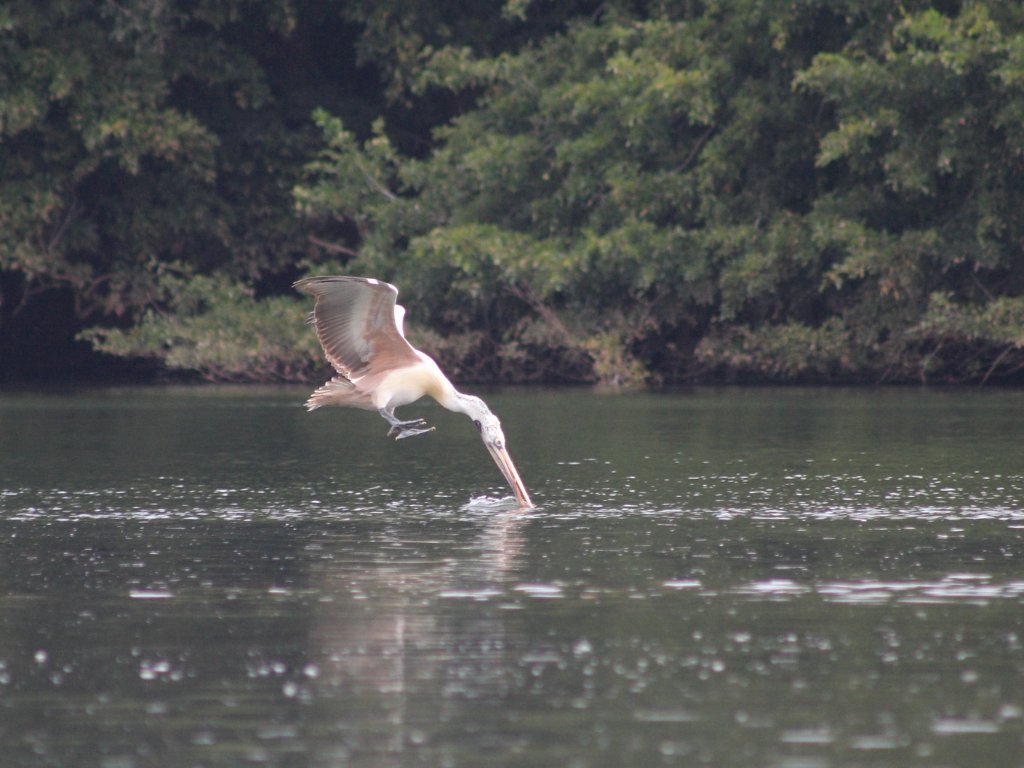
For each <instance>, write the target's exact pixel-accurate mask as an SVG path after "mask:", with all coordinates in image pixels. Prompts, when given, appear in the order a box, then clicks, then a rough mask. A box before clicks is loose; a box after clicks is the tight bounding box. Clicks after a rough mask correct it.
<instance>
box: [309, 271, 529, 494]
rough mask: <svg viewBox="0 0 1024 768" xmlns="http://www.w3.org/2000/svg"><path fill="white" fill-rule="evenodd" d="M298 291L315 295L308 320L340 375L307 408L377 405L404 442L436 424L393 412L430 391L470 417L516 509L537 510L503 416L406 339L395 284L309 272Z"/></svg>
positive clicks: (370, 408)
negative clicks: (510, 448) (515, 460)
mask: <svg viewBox="0 0 1024 768" xmlns="http://www.w3.org/2000/svg"><path fill="white" fill-rule="evenodd" d="M295 288H297V289H298V290H300V291H304V292H305V293H308V294H310V295H311V296H314V297H315V298H316V304H315V305H314V306H313V312H312V314H311V315H310V318H309V322H310V324H311V325H312V326H313V327H314V328H315V329H316V335H317V338H318V339H319V341H320V346H321V347H323V350H324V354H325V355H326V357H327V360H328V362H330V364H331V365H332V366H333V367H334V370H335V371H337V374H338V375H337V376H335V377H334V378H333V379H331V380H330V381H328V382H327V383H326V384H324V385H323V386H322V387H320V388H319V389H317V390H316V391H315V392H313V394H312V395H310V397H309V400H307V401H306V408H308V409H309V410H311V411H312V410H314V409H316V408H319V407H320V406H323V405H344V406H349V407H354V408H363V409H365V410H368V411H374V410H375V411H377V413H379V414H380V415H381V416H383V417H384V419H385V420H386V421H387V422H388V424H390V425H391V429H390V430H388V436H389V437H390V436H391V435H395V439H396V440H403V439H405V438H407V437H413V436H414V435H422V434H423V433H424V432H430V431H432V430H433V429H434V428H433V427H430V426H427V423H426V421H424V420H423V419H412V420H410V421H402V420H401V419H399V418H398V416H396V415H395V409H396V408H397V407H399V406H400V405H408V404H409V403H411V402H414V401H416V400H419V399H420V398H421V397H423V396H424V395H430V396H431V397H432V398H434V399H435V400H436V401H437V402H439V403H440V404H441V405H442V406H444V407H445V408H447V409H448V410H449V411H456V412H458V413H464V414H466V415H467V416H469V418H470V419H472V420H473V424H474V425H475V426H476V428H477V429H478V430H479V431H480V437H481V438H483V441H484V445H485V446H486V447H487V450H488V451H489V452H490V454H491V457H492V458H493V459H494V461H495V463H496V464H497V465H498V469H500V470H501V473H502V474H503V475H504V476H505V479H506V480H507V481H508V484H509V485H510V486H511V487H512V492H513V493H514V494H515V497H516V501H517V502H518V503H519V506H520V507H522V508H524V509H528V508H532V507H533V502H531V501H530V496H529V494H528V493H527V492H526V486H524V485H523V481H522V480H520V478H519V473H518V472H517V471H516V466H515V464H513V463H512V457H511V456H509V455H508V451H507V450H506V448H505V435H504V434H503V433H502V431H501V422H500V421H498V417H497V416H495V415H494V414H493V413H491V411H490V409H489V408H488V407H487V406H486V405H485V404H484V401H483V400H481V399H480V398H479V397H474V396H473V395H466V394H463V393H462V392H459V391H458V390H457V389H455V387H454V385H452V383H451V382H450V381H449V380H448V377H446V376H445V375H444V374H443V373H442V372H441V369H440V368H439V367H438V365H437V363H436V362H434V360H433V359H431V358H430V357H429V356H427V355H425V354H424V353H423V352H420V351H419V350H418V349H416V348H415V347H413V346H412V345H411V344H410V343H409V342H408V341H406V340H405V331H404V330H403V327H402V321H403V319H404V317H405V308H404V307H402V306H400V305H399V304H396V303H395V301H396V299H397V298H398V289H397V288H396V287H395V286H393V285H391V284H390V283H385V282H383V281H381V280H375V279H373V278H372V277H307V278H304V279H302V280H299V281H298V282H296V283H295Z"/></svg>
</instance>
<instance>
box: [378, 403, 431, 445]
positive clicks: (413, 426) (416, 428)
mask: <svg viewBox="0 0 1024 768" xmlns="http://www.w3.org/2000/svg"><path fill="white" fill-rule="evenodd" d="M379 413H380V415H381V416H383V417H384V419H385V420H386V421H387V422H388V424H390V425H391V429H389V430H388V437H391V436H392V435H394V434H395V433H396V432H397V433H398V434H397V435H396V436H395V440H401V439H402V438H405V437H414V436H415V435H422V434H423V433H424V432H433V431H434V428H433V427H428V426H427V422H426V421H424V420H423V419H411V420H410V421H402V420H401V419H399V418H398V417H397V416H395V414H394V413H391V412H390V411H387V410H385V409H384V408H381V409H380V411H379Z"/></svg>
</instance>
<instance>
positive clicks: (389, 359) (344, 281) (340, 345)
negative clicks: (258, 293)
mask: <svg viewBox="0 0 1024 768" xmlns="http://www.w3.org/2000/svg"><path fill="white" fill-rule="evenodd" d="M295 287H296V288H298V289H299V290H300V291H304V292H306V293H308V294H310V295H312V296H315V297H316V304H315V305H314V307H313V314H312V316H311V320H312V323H313V327H314V328H316V335H317V338H318V339H319V340H320V346H321V347H323V349H324V354H325V355H326V356H327V360H328V362H330V364H331V365H332V366H334V369H335V370H336V371H337V372H338V373H340V374H341V375H342V376H345V377H346V378H349V379H352V378H359V377H360V376H365V375H366V374H368V373H372V372H379V371H382V370H386V369H389V368H399V367H402V366H404V365H410V364H412V363H418V362H420V358H419V357H418V356H417V354H416V351H415V350H414V349H413V348H412V346H411V345H410V344H409V342H407V341H406V340H405V337H403V336H402V334H401V333H399V330H398V326H397V325H395V299H396V298H397V297H398V289H397V288H395V286H393V285H391V284H390V283H384V282H381V281H379V280H373V279H370V278H365V277H307V278H304V279H302V280H299V281H298V282H297V283H295Z"/></svg>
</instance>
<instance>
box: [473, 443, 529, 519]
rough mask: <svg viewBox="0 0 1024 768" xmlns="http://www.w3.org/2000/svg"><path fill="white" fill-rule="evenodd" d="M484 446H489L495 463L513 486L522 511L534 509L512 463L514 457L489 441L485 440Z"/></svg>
mask: <svg viewBox="0 0 1024 768" xmlns="http://www.w3.org/2000/svg"><path fill="white" fill-rule="evenodd" d="M484 445H486V446H487V450H488V452H489V453H490V454H491V458H492V459H494V463H495V464H497V465H498V469H500V470H501V474H503V475H504V476H505V479H506V480H508V484H509V485H510V486H512V493H514V494H515V495H516V501H517V502H519V506H520V507H521V508H522V509H533V502H532V501H530V494H528V493H527V492H526V486H525V485H523V481H522V480H520V479H519V473H518V472H517V471H516V465H515V464H513V463H512V457H511V456H509V455H508V451H506V450H505V447H504V446H503V445H500V444H497V443H492V442H490V441H488V440H484Z"/></svg>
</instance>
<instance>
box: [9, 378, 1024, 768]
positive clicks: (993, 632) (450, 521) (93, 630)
mask: <svg viewBox="0 0 1024 768" xmlns="http://www.w3.org/2000/svg"><path fill="white" fill-rule="evenodd" d="M303 397H304V390H302V391H300V390H289V389H283V390H251V389H232V388H223V389H222V388H217V389H197V390H190V389H184V390H174V389H172V390H118V391H94V392H85V393H78V394H72V395H67V396H59V395H33V394H18V393H13V394H9V395H6V396H2V397H0V512H2V518H0V534H2V535H0V736H2V737H3V739H4V742H5V746H6V750H5V752H6V761H5V763H4V764H5V765H8V764H9V765H17V766H22V765H23V766H51V765H52V766H65V765H76V766H78V765H81V766H91V765H97V766H103V767H104V768H134V767H135V766H178V765H180V766H238V765H282V766H290V765H317V766H359V767H363V766H366V767H371V766H373V767H375V766H389V767H390V766H419V765H423V766H443V765H450V766H473V767H476V766H488V765H496V766H518V765H522V766H533V765H566V766H578V767H579V768H584V767H589V766H657V765H686V766H689V765H709V766H744V768H746V767H748V766H793V767H794V768H795V767H797V766H799V767H800V768H808V767H809V766H823V767H826V768H827V767H829V766H860V765H884V766H924V765H928V766H932V765H935V766H938V765H942V766H960V765H963V766H968V765H978V764H987V765H1014V764H1016V763H1017V762H1019V759H1020V754H1021V753H1022V752H1021V750H1022V747H1024V693H1022V691H1024V688H1022V686H1021V685H1020V680H1021V675H1022V674H1024V611H1022V610H1021V608H1022V601H1024V570H1022V569H1021V567H1020V563H1021V562H1024V538H1022V536H1021V529H1022V526H1024V469H1022V466H1021V462H1020V456H1021V454H1020V449H1019V445H1018V443H1019V435H1020V434H1021V433H1022V427H1024V396H1022V394H1021V393H1014V392H984V393H976V392H968V393H958V392H921V391H911V390H884V391H867V392H850V391H821V392H819V391H808V390H783V391H780V390H745V391H735V390H723V391H698V392H691V393H683V394H678V395H662V396H655V395H632V396H623V397H602V396H594V395H588V394H582V393H579V392H521V393H498V395H497V396H494V397H493V398H490V397H489V401H490V400H493V405H494V407H495V409H496V410H497V412H498V413H500V414H501V415H502V418H503V421H504V423H505V425H506V434H507V435H508V438H509V441H510V443H511V446H512V451H513V453H514V455H515V456H516V459H517V462H518V463H519V465H520V469H521V471H522V474H523V477H524V480H525V481H526V483H527V486H528V487H529V489H530V491H531V494H532V495H533V496H534V500H535V501H536V502H537V503H538V504H539V505H540V506H539V508H538V509H536V510H531V511H529V512H519V511H517V510H515V509H514V506H512V505H509V504H508V503H507V500H506V499H504V493H505V489H504V483H503V480H502V478H501V477H500V475H498V474H497V472H496V470H495V469H494V467H493V465H492V464H491V462H490V460H489V458H488V457H487V455H486V453H485V452H484V451H483V450H482V448H481V446H480V444H479V440H478V439H477V438H476V436H475V433H474V432H473V431H472V429H471V428H469V427H468V426H467V425H466V424H465V423H464V422H465V420H464V419H460V418H458V417H452V418H448V417H447V415H446V414H444V413H441V412H440V411H437V410H434V411H431V412H430V414H429V415H430V417H431V419H432V420H433V422H434V423H437V424H438V430H437V432H436V433H431V434H430V435H429V436H425V437H424V438H422V439H421V438H417V439H415V440H408V441H403V442H402V443H394V442H393V441H389V440H386V439H385V438H384V432H385V431H386V430H383V429H381V426H380V424H379V423H378V422H379V421H380V420H379V419H378V418H376V417H374V416H373V415H372V414H363V413H358V412H345V411H334V412H324V413H320V412H317V413H315V414H307V413H305V412H304V410H303V409H302V408H301V403H302V401H303ZM417 441H418V442H417Z"/></svg>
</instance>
